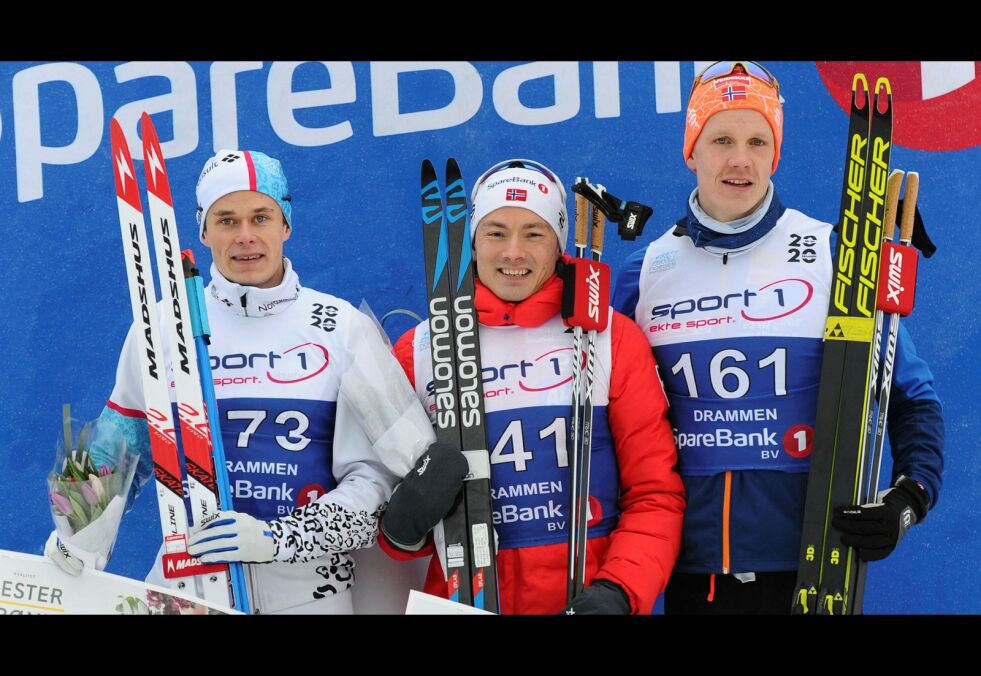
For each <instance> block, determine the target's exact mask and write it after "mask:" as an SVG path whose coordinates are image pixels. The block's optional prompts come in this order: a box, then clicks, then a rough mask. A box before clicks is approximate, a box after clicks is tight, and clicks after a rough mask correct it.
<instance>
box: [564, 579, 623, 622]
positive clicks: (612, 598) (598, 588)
mask: <svg viewBox="0 0 981 676" xmlns="http://www.w3.org/2000/svg"><path fill="white" fill-rule="evenodd" d="M562 614H563V615H629V614H630V599H629V598H628V597H627V593H626V592H625V591H623V589H621V588H620V586H619V585H617V584H613V583H612V582H610V581H609V580H596V581H595V582H593V584H591V585H589V586H588V587H586V588H585V589H583V590H582V592H580V594H579V596H577V597H576V598H574V599H572V603H571V604H570V605H569V607H568V608H566V609H565V610H564V611H562Z"/></svg>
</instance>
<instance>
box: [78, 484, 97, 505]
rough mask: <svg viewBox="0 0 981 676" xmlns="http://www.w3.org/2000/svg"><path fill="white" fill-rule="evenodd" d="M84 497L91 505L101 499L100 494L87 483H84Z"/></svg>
mask: <svg viewBox="0 0 981 676" xmlns="http://www.w3.org/2000/svg"><path fill="white" fill-rule="evenodd" d="M82 497H83V498H85V502H87V503H89V504H90V505H94V504H95V503H97V502H98V501H99V496H98V495H96V494H95V491H93V490H92V487H91V486H90V485H89V484H87V483H84V484H82Z"/></svg>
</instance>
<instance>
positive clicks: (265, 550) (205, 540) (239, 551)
mask: <svg viewBox="0 0 981 676" xmlns="http://www.w3.org/2000/svg"><path fill="white" fill-rule="evenodd" d="M187 553H188V554H190V555H191V556H193V557H195V558H197V559H199V560H200V561H201V563H229V562H232V561H245V562H246V563H268V562H269V561H272V560H274V559H275V556H276V543H275V541H274V540H273V536H272V532H271V531H270V530H269V524H268V523H266V522H265V521H260V520H259V519H256V518H255V517H253V516H249V515H248V514H244V513H242V512H217V513H215V514H214V515H212V517H211V518H210V519H209V520H208V521H207V523H204V524H203V525H200V526H196V527H195V528H194V529H193V530H191V534H190V536H189V537H188V539H187Z"/></svg>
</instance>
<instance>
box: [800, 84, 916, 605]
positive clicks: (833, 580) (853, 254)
mask: <svg viewBox="0 0 981 676" xmlns="http://www.w3.org/2000/svg"><path fill="white" fill-rule="evenodd" d="M891 149H892V90H891V87H890V84H889V81H888V80H887V79H885V78H880V79H879V80H878V81H877V82H876V85H875V90H874V96H873V95H872V92H871V91H870V90H869V85H868V81H867V79H866V78H865V76H864V75H861V74H858V75H856V76H855V78H854V80H853V82H852V100H851V114H850V122H849V129H848V146H847V151H846V156H845V177H844V185H843V188H842V198H841V209H840V214H839V220H838V225H837V230H838V244H837V248H836V251H835V259H834V265H833V272H834V276H833V279H832V284H831V298H830V301H829V304H828V319H827V325H826V328H825V342H824V359H823V362H822V366H821V379H820V387H819V391H818V409H817V417H816V422H815V430H814V442H813V449H814V450H813V453H812V456H811V466H810V475H809V477H808V484H807V498H806V502H805V509H804V522H803V528H802V533H801V553H800V560H799V566H798V578H797V587H796V591H795V594H794V598H793V602H792V612H794V613H796V614H824V615H842V614H847V615H851V614H857V613H861V612H862V600H863V591H864V587H865V575H866V563H865V562H864V561H862V560H860V559H859V558H858V556H857V552H856V551H855V550H854V549H853V548H851V547H846V546H844V545H843V544H842V543H841V536H840V532H839V531H838V530H837V529H835V528H834V527H833V526H832V523H831V517H832V513H833V511H834V508H835V507H837V506H839V505H851V504H866V503H870V502H875V501H876V499H877V498H876V492H877V487H878V479H879V476H878V474H879V467H880V464H881V454H882V445H883V438H884V432H885V423H886V410H887V408H888V401H889V398H888V395H889V389H890V387H891V380H892V363H893V358H894V356H895V341H896V333H897V331H898V321H897V320H898V317H893V318H892V319H891V320H890V327H889V336H888V340H889V349H888V351H887V354H886V358H885V365H884V368H883V378H882V383H881V386H880V383H879V380H880V379H879V363H880V352H881V346H882V333H883V331H882V327H883V312H882V311H881V310H879V309H877V307H876V304H877V298H878V285H879V277H880V274H879V273H880V266H881V255H882V246H883V242H884V241H891V240H892V237H893V230H894V228H895V223H896V211H897V208H896V205H897V201H898V197H899V190H900V187H901V183H902V178H903V174H902V172H894V173H893V174H891V175H890V173H889V158H890V151H891ZM917 180H918V179H917V177H916V174H914V173H910V179H909V181H908V182H907V199H906V203H905V205H904V218H903V224H904V228H903V232H902V233H901V236H900V239H901V243H905V244H907V245H908V243H909V239H910V231H911V230H912V222H913V218H912V216H913V213H914V211H915V200H916V197H915V194H914V191H915V190H916V186H917V185H918V183H916V181H917ZM877 395H878V404H879V409H880V411H879V415H878V416H875V406H876V397H877ZM873 423H875V425H874V426H875V429H874V430H873Z"/></svg>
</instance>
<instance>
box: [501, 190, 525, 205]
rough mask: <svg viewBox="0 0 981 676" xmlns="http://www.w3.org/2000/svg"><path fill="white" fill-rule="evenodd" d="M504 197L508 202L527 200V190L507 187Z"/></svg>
mask: <svg viewBox="0 0 981 676" xmlns="http://www.w3.org/2000/svg"><path fill="white" fill-rule="evenodd" d="M504 199H505V200H507V201H508V202H527V201H528V191H527V190H524V189H522V188H508V191H507V194H506V195H505V196H504Z"/></svg>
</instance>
